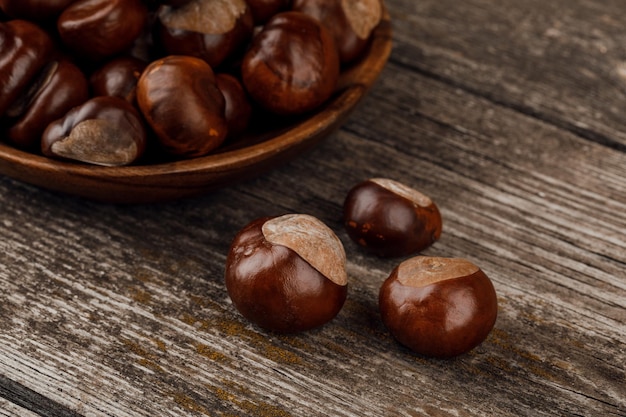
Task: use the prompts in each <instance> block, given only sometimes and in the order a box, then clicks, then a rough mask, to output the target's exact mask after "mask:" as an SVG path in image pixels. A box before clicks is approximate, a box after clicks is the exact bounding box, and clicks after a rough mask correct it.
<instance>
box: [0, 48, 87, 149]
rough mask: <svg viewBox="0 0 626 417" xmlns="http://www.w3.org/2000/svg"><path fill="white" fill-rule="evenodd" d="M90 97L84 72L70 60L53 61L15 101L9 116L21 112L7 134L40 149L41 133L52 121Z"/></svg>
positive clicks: (16, 141)
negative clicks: (17, 101) (17, 100)
mask: <svg viewBox="0 0 626 417" xmlns="http://www.w3.org/2000/svg"><path fill="white" fill-rule="evenodd" d="M88 99H89V88H88V85H87V79H86V78H85V75H84V74H83V73H82V71H81V70H80V69H79V68H78V67H77V66H76V65H74V64H73V63H71V62H70V61H68V60H66V59H62V60H55V61H52V62H51V63H50V64H48V65H47V66H46V67H45V68H44V69H43V70H42V71H41V73H40V75H39V77H38V78H36V79H35V80H33V82H32V84H31V86H30V88H29V89H28V91H27V93H25V94H23V95H22V97H21V98H20V100H19V101H21V103H19V105H17V104H18V103H14V104H13V106H12V107H11V108H10V109H9V110H8V111H7V115H9V116H13V115H12V114H11V113H12V112H13V111H16V112H17V114H16V115H15V118H14V119H12V120H11V127H10V128H9V129H8V131H7V137H8V139H9V140H10V141H11V142H12V143H14V144H15V145H17V146H18V147H21V148H34V147H37V148H38V147H39V144H40V141H41V135H42V133H43V132H44V130H45V129H46V127H47V126H48V125H49V124H50V123H51V122H53V121H54V120H56V119H58V118H61V117H63V116H64V115H65V114H66V113H67V112H68V111H69V110H70V109H72V108H73V107H75V106H78V105H80V104H83V103H84V102H85V101H87V100H88ZM18 107H21V109H19V110H18V109H17V108H18Z"/></svg>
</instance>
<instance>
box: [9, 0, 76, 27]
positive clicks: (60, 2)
mask: <svg viewBox="0 0 626 417" xmlns="http://www.w3.org/2000/svg"><path fill="white" fill-rule="evenodd" d="M74 1H76V0H0V8H1V9H2V10H4V12H5V13H6V14H7V15H9V16H11V17H12V18H14V19H25V20H30V21H35V22H45V21H50V20H54V19H56V18H57V16H58V15H59V14H61V12H62V11H63V10H65V9H66V8H67V7H68V6H69V5H70V4H72V3H73V2H74Z"/></svg>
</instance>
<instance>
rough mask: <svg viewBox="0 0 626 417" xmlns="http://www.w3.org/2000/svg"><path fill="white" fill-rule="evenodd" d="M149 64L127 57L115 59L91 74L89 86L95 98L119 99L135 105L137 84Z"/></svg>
mask: <svg viewBox="0 0 626 417" xmlns="http://www.w3.org/2000/svg"><path fill="white" fill-rule="evenodd" d="M146 66H147V63H146V62H145V61H143V60H141V59H138V58H135V57H131V56H126V57H120V58H115V59H113V60H111V61H109V62H107V63H106V64H105V65H104V66H102V67H101V68H99V69H97V70H96V71H95V72H93V73H92V74H91V77H90V78H89V84H90V86H91V91H92V93H93V95H94V96H111V97H119V98H123V99H124V100H126V101H128V102H129V103H134V102H135V99H136V96H137V94H136V90H137V82H138V81H139V77H140V76H141V74H142V73H143V71H144V69H145V68H146Z"/></svg>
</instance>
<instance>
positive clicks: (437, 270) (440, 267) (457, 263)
mask: <svg viewBox="0 0 626 417" xmlns="http://www.w3.org/2000/svg"><path fill="white" fill-rule="evenodd" d="M479 270H480V269H479V268H478V267H477V266H476V265H474V264H473V263H471V262H470V261H468V260H467V259H462V258H440V257H430V256H416V257H414V258H411V259H407V260H406V261H404V262H402V263H401V264H400V265H399V266H398V271H397V274H398V281H399V282H400V283H401V284H402V285H406V286H409V287H425V286H427V285H430V284H434V283H436V282H440V281H445V280H448V279H455V278H461V277H466V276H470V275H472V274H475V273H476V272H478V271H479Z"/></svg>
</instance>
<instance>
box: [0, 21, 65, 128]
mask: <svg viewBox="0 0 626 417" xmlns="http://www.w3.org/2000/svg"><path fill="white" fill-rule="evenodd" d="M54 52H55V51H54V45H53V42H52V39H50V37H49V36H48V35H47V34H46V32H44V31H43V30H42V29H40V28H39V26H37V25H35V24H34V23H30V22H27V21H25V20H11V21H9V22H0V80H2V83H0V116H2V115H4V114H5V112H6V111H7V109H8V108H9V106H11V105H12V104H13V102H14V101H16V100H17V99H18V97H20V95H22V94H23V93H24V92H25V91H26V89H27V88H28V87H29V86H30V84H31V82H32V81H33V80H34V79H35V78H36V76H37V75H38V74H39V72H40V71H41V70H42V69H43V67H44V66H46V65H47V64H48V63H49V61H50V60H51V59H52V56H53V54H54Z"/></svg>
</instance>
